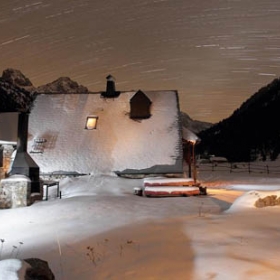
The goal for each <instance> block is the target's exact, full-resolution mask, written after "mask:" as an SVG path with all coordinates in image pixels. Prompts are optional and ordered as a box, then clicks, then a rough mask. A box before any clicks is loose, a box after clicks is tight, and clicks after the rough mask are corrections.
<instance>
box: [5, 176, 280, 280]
mask: <svg viewBox="0 0 280 280" xmlns="http://www.w3.org/2000/svg"><path fill="white" fill-rule="evenodd" d="M198 177H199V179H200V181H201V182H202V184H203V185H205V186H208V195H207V196H196V197H187V198H186V197H167V198H166V197H165V198H147V197H140V196H136V195H134V194H133V188H134V187H139V186H142V184H143V180H142V179H138V180H136V179H123V178H119V177H115V176H113V175H112V176H109V175H107V176H102V175H100V176H85V177H81V178H68V179H63V180H62V181H61V182H60V188H61V192H62V199H59V198H56V197H55V192H56V189H55V187H53V188H50V198H49V200H48V201H41V202H36V203H34V204H33V205H31V206H29V207H26V208H17V209H10V210H1V211H0V217H1V227H0V239H1V243H0V246H1V247H0V258H1V259H2V260H3V259H7V258H20V259H24V258H29V257H37V258H41V259H44V260H46V261H48V262H49V265H50V267H51V269H52V271H53V272H54V274H55V276H56V279H58V280H62V279H63V280H76V279H83V280H89V279H90V280H91V279H196V280H197V279H198V280H200V279H201V280H204V279H238V280H239V279H278V278H279V277H280V264H279V260H280V256H279V252H280V242H279V241H280V224H279V214H280V207H279V206H271V207H265V208H256V207H255V206H254V203H255V201H256V200H257V199H258V198H259V197H265V196H267V195H271V194H275V195H277V196H278V197H279V196H280V178H277V177H275V176H273V175H269V174H268V175H261V176H260V175H254V174H245V173H244V174H239V173H229V172H217V171H216V172H211V171H203V172H199V173H198ZM0 263H1V262H0ZM2 267H3V266H2ZM0 268H1V266H0ZM1 277H2V276H1V275H0V279H1V280H2V279H3V280H4V278H3V277H2V278H1ZM13 279H16V278H13ZM5 280H7V278H5Z"/></svg>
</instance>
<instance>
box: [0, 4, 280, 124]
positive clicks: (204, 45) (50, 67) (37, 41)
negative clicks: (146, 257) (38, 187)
mask: <svg viewBox="0 0 280 280" xmlns="http://www.w3.org/2000/svg"><path fill="white" fill-rule="evenodd" d="M0 30H1V32H0V61H1V63H0V71H1V72H2V71H3V70H4V69H6V68H16V69H19V70H21V71H22V72H23V74H25V75H26V76H27V77H28V78H29V79H30V80H31V81H32V83H33V84H34V85H35V86H39V85H42V84H45V83H49V82H52V81H54V80H56V79H57V78H59V77H61V76H68V77H70V78H71V79H73V80H75V81H77V82H78V83H80V84H82V85H84V86H86V87H88V88H89V89H90V90H91V91H101V90H104V89H105V82H106V79H105V78H106V76H107V75H108V74H112V75H113V76H115V78H116V81H117V84H116V86H117V90H132V89H134V90H138V89H142V90H153V89H156V90H160V89H177V90H178V91H179V96H180V106H181V110H182V111H184V112H186V113H187V114H189V115H190V116H191V117H192V118H193V119H197V120H202V121H210V122H217V121H220V120H222V119H224V118H226V117H228V116H229V115H230V114H231V113H232V112H233V111H234V110H235V109H237V108H238V107H239V106H240V105H241V104H242V103H243V102H244V101H245V100H246V99H247V98H249V97H250V96H251V95H252V94H253V93H255V92H256V91H257V90H258V89H259V88H260V87H262V86H264V85H266V84H268V83H270V82H271V81H272V80H273V79H275V78H276V77H278V76H280V75H279V73H280V2H279V0H196V1H193V0H143V1H141V0H118V1H116V0H95V1H93V0H72V1H71V0H42V1H40V0H6V1H1V2H0Z"/></svg>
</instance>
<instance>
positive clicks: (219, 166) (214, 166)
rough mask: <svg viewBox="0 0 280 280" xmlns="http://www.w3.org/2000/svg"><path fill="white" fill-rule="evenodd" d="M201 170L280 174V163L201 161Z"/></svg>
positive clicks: (199, 167)
mask: <svg viewBox="0 0 280 280" xmlns="http://www.w3.org/2000/svg"><path fill="white" fill-rule="evenodd" d="M197 168H198V169H199V170H200V171H212V172H215V171H219V172H230V173H249V174H250V173H259V174H272V175H276V174H279V175H280V165H277V164H271V165H270V164H265V163H263V164H262V163H255V162H244V163H240V162H238V163H200V164H198V165H197Z"/></svg>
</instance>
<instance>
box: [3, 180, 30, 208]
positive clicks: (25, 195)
mask: <svg viewBox="0 0 280 280" xmlns="http://www.w3.org/2000/svg"><path fill="white" fill-rule="evenodd" d="M30 204H31V180H30V179H29V178H28V177H26V176H24V175H13V176H10V177H9V178H6V179H2V180H1V184H0V209H9V208H17V207H24V206H29V205H30Z"/></svg>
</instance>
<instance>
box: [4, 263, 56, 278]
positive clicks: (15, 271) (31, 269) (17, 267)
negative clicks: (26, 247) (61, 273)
mask: <svg viewBox="0 0 280 280" xmlns="http://www.w3.org/2000/svg"><path fill="white" fill-rule="evenodd" d="M38 279H45V280H54V279H55V277H54V275H53V273H52V271H51V270H50V268H49V265H48V263H47V262H46V261H43V260H40V259H35V258H31V259H26V260H19V259H6V260H1V261H0V280H38Z"/></svg>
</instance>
